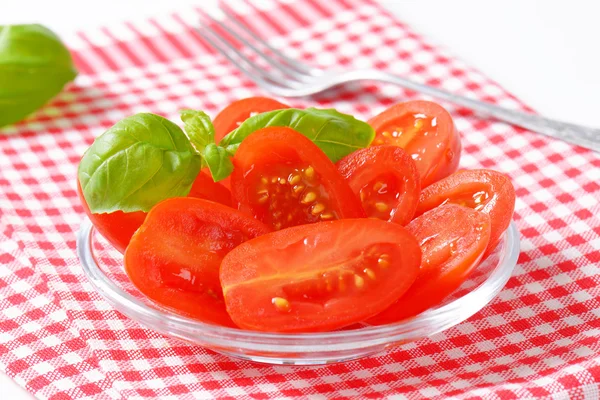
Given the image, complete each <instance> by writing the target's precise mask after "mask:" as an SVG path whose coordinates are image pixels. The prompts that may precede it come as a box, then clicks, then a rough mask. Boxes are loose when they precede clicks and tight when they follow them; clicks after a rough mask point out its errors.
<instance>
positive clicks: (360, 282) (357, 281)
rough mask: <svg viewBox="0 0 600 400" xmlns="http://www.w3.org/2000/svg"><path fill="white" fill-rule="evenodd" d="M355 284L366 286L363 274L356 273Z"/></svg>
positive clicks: (359, 286) (360, 286)
mask: <svg viewBox="0 0 600 400" xmlns="http://www.w3.org/2000/svg"><path fill="white" fill-rule="evenodd" d="M354 285H355V286H356V287H357V288H359V289H360V288H362V287H363V286H365V280H364V279H363V278H362V276H358V275H354Z"/></svg>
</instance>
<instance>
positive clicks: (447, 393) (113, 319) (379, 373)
mask: <svg viewBox="0 0 600 400" xmlns="http://www.w3.org/2000/svg"><path fill="white" fill-rule="evenodd" d="M234 8H235V9H236V12H238V13H239V14H240V19H241V20H242V21H243V22H245V23H246V24H248V25H249V26H250V27H252V28H253V29H254V30H256V31H257V32H258V33H259V34H260V35H262V36H263V37H269V38H271V43H272V44H273V45H274V46H277V47H279V48H282V49H285V50H286V52H287V53H288V54H289V55H290V56H291V57H297V58H301V59H304V60H306V61H307V62H310V63H313V64H315V65H321V66H324V67H327V66H337V67H340V66H341V67H348V68H350V67H375V68H380V69H383V70H387V71H392V72H394V73H397V74H400V75H403V76H406V77H408V78H411V79H414V80H416V81H420V82H424V83H427V84H430V85H433V86H438V87H441V88H444V89H447V90H450V91H452V92H456V93H459V94H463V95H468V96H472V97H474V98H478V99H481V100H486V101H489V102H493V103H497V104H501V105H503V106H507V107H512V108H518V109H519V108H520V109H526V108H525V106H524V105H523V104H522V103H520V102H519V101H518V100H517V99H515V98H514V97H512V96H511V95H510V94H508V93H507V92H506V91H504V90H503V89H502V88H500V87H498V86H497V85H496V84H495V83H494V82H492V81H490V80H489V79H487V78H485V77H484V76H482V75H481V74H479V73H478V72H477V71H474V70H473V69H471V68H469V67H468V66H466V65H464V64H463V63H461V62H460V61H458V60H456V59H454V58H453V57H452V56H451V55H449V54H447V53H446V52H444V51H443V50H440V49H438V48H436V47H434V46H433V45H431V44H430V43H428V42H427V41H425V40H424V39H423V38H421V37H419V36H418V35H416V34H415V33H414V32H412V31H411V30H410V28H409V27H407V26H405V25H404V24H402V23H401V22H399V21H398V20H397V19H396V18H395V17H392V16H391V15H390V14H388V13H387V12H386V11H385V10H383V9H382V8H381V7H380V6H379V5H377V4H376V3H373V2H371V1H367V0H328V1H326V2H322V1H319V0H304V1H297V2H294V1H292V2H290V1H284V0H281V1H263V2H261V4H260V7H259V6H256V7H254V6H250V5H247V4H243V3H240V4H237V5H236V6H235V7H234ZM198 19H199V10H195V9H189V10H182V11H181V12H180V13H177V14H173V15H163V16H160V17H158V18H155V19H151V20H144V21H132V22H129V23H123V24H118V25H113V26H107V27H104V28H102V29H97V30H90V31H86V32H82V33H78V34H77V35H74V36H72V37H69V38H66V40H67V42H68V44H69V45H70V46H71V48H72V49H73V52H74V57H75V60H76V63H77V65H78V68H79V71H80V75H79V77H78V78H77V80H76V82H75V84H73V85H71V86H70V87H68V88H67V89H66V90H65V91H64V92H63V93H62V94H60V95H59V96H58V98H57V99H55V100H54V101H53V102H52V103H51V104H50V105H48V106H46V107H45V108H44V109H43V110H41V111H39V112H38V113H37V114H36V115H34V116H33V117H32V118H29V119H28V120H27V121H26V122H23V123H20V124H18V125H16V126H13V127H9V128H5V129H4V132H3V133H4V134H5V135H3V136H1V137H0V233H1V236H0V246H1V247H0V368H2V369H3V370H4V371H5V372H6V373H7V374H8V375H10V376H11V377H13V378H14V379H15V380H16V381H17V382H18V383H19V384H21V385H23V386H24V387H25V388H26V389H27V390H28V391H30V392H31V393H33V394H35V395H36V396H37V397H39V398H43V399H47V398H48V399H67V398H83V397H89V398H113V399H118V398H162V399H179V398H197V399H207V398H221V399H222V398H256V399H265V398H313V399H320V398H331V397H335V398H382V397H396V398H411V399H415V398H428V399H445V398H455V399H467V398H468V399H471V398H485V399H514V398H554V399H563V398H564V399H566V398H572V399H597V398H599V397H600V364H599V363H600V344H599V337H600V303H599V298H600V217H599V216H598V214H599V213H600V205H599V203H600V184H599V182H600V155H598V154H596V153H593V152H591V151H588V150H585V149H582V148H579V147H574V146H571V145H569V144H566V143H562V142H559V141H556V140H552V139H549V138H546V137H544V136H540V135H538V134H534V133H531V132H527V131H524V130H521V129H518V128H515V127H513V126H509V125H506V124H502V123H497V122H493V121H491V120H489V119H485V118H482V117H480V116H477V115H473V114H472V113H471V112H469V111H468V110H464V109H460V108H455V107H454V106H452V105H450V104H448V105H446V106H447V107H448V109H449V110H450V111H451V113H452V114H453V115H454V116H455V121H456V125H457V127H458V128H459V130H460V131H461V132H462V139H463V145H464V153H463V157H462V160H461V163H462V167H465V168H478V167H483V168H492V169H496V170H499V171H502V172H505V173H507V174H508V175H510V176H511V177H512V179H513V182H514V184H515V186H516V189H517V196H518V197H517V204H516V210H515V217H514V218H515V221H516V223H517V225H518V227H519V230H520V231H521V234H522V241H521V256H520V258H519V263H518V265H517V267H516V270H515V272H514V276H513V278H512V279H511V280H510V281H509V282H508V285H507V286H506V288H505V289H504V290H503V291H502V292H501V293H500V295H499V296H498V297H497V298H496V299H495V300H494V301H493V302H492V303H491V304H490V305H489V306H487V307H485V308H484V309H483V310H482V311H481V312H479V313H478V314H476V315H475V316H473V317H472V318H470V319H469V320H468V321H466V322H463V323H462V324H460V325H458V326H456V327H454V328H452V329H450V330H448V331H445V332H443V333H439V334H437V335H435V336H434V337H432V338H431V339H427V340H422V341H419V342H417V343H410V344H405V345H403V346H400V347H399V348H396V349H394V350H393V351H391V352H389V353H387V354H381V355H378V356H375V357H370V358H366V359H362V360H359V361H354V362H349V363H345V364H340V365H328V366H321V367H290V366H279V367H278V366H265V365H259V364H253V363H249V362H244V361H237V360H234V359H230V358H227V357H225V356H221V355H219V354H216V353H214V352H212V351H210V350H206V349H203V348H200V347H197V346H191V345H188V344H185V343H182V342H179V341H176V340H173V339H170V338H166V337H163V336H161V335H159V334H157V333H155V332H153V331H150V330H147V329H144V328H143V327H142V326H140V325H138V324H137V323H136V322H134V321H132V320H129V319H127V318H126V317H124V316H123V315H121V314H119V313H118V312H116V311H115V310H113V309H112V308H111V306H110V305H109V304H108V303H107V302H106V301H104V300H103V299H102V298H101V297H100V296H99V295H98V294H96V293H95V292H94V291H93V290H92V288H91V286H90V285H89V284H88V283H87V281H86V278H85V277H84V276H83V274H82V271H81V268H80V264H79V261H78V259H77V257H76V255H75V231H77V229H78V228H79V224H80V222H81V220H82V218H83V209H82V207H81V206H80V204H79V200H78V198H77V194H76V187H75V179H76V178H75V176H76V166H77V163H78V161H79V158H80V156H81V154H82V153H83V152H84V150H85V149H86V148H87V147H88V146H89V145H90V144H91V143H92V141H93V139H94V138H95V137H96V136H98V135H99V134H100V133H102V132H103V131H104V130H105V129H106V128H108V127H109V126H111V125H112V124H114V123H115V122H116V121H117V120H119V119H121V118H123V117H125V116H128V115H131V114H133V113H136V112H140V111H150V112H155V113H159V114H162V115H164V116H166V117H168V118H171V119H172V120H174V121H177V120H178V110H179V109H181V108H196V109H202V110H205V111H207V112H209V113H211V114H212V115H213V116H214V115H215V114H216V113H217V112H218V110H220V109H221V108H222V107H224V106H225V105H227V104H228V103H229V102H231V101H232V100H235V99H238V98H242V97H246V96H251V95H258V94H263V95H268V94H267V93H263V92H261V90H260V89H258V88H257V87H256V86H255V85H254V84H253V83H252V82H251V81H249V80H248V79H246V78H245V77H244V76H242V75H241V74H240V73H239V72H238V71H237V70H236V69H235V68H234V67H233V66H232V65H230V64H229V63H228V62H227V61H226V60H225V59H224V58H222V57H221V56H220V55H218V54H217V53H215V52H214V51H213V50H212V49H210V48H209V47H208V46H207V45H206V44H205V43H204V42H203V41H202V40H201V39H200V38H199V37H198V35H197V34H196V33H195V31H194V27H195V26H197V21H198ZM418 97H419V95H418V94H417V93H414V92H410V91H406V90H404V89H401V88H398V87H395V86H390V85H373V84H352V85H348V86H344V87H341V88H338V89H336V90H332V91H329V92H327V93H325V94H321V95H318V96H316V97H314V98H311V99H305V100H290V99H280V100H282V101H285V102H287V103H289V104H292V105H295V106H299V107H303V106H309V105H318V106H320V107H335V108H337V109H338V110H340V111H342V112H346V113H350V114H354V115H357V116H360V117H362V118H365V119H366V118H368V117H370V116H372V115H375V114H376V113H378V112H380V111H381V110H383V109H384V108H386V107H387V106H389V105H391V104H393V103H396V102H398V101H401V100H406V99H411V98H418Z"/></svg>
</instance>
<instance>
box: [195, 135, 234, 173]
mask: <svg viewBox="0 0 600 400" xmlns="http://www.w3.org/2000/svg"><path fill="white" fill-rule="evenodd" d="M202 157H203V159H204V161H205V162H206V164H207V165H208V169H209V170H210V174H211V175H212V178H213V181H215V182H219V181H221V180H223V179H225V178H227V177H228V176H229V175H231V173H232V172H233V163H232V162H231V159H230V158H229V154H228V153H227V151H226V150H225V149H224V148H223V147H221V146H217V145H216V144H214V143H210V144H208V145H207V146H206V147H205V148H204V152H203V154H202Z"/></svg>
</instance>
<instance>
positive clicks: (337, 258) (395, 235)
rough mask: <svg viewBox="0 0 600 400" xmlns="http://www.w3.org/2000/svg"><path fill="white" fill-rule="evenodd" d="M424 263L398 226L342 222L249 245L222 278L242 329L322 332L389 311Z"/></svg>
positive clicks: (234, 254) (230, 259)
mask: <svg viewBox="0 0 600 400" xmlns="http://www.w3.org/2000/svg"><path fill="white" fill-rule="evenodd" d="M420 262H421V250H420V248H419V244H418V243H417V241H416V239H415V238H414V237H413V235H411V234H410V233H409V232H408V231H407V230H406V229H405V228H403V227H401V226H400V225H397V224H391V223H389V222H384V221H380V220H377V219H367V218H362V219H344V220H339V221H328V222H319V223H315V224H310V225H303V226H296V227H293V228H289V229H285V230H282V231H279V232H274V233H271V234H268V235H264V236H261V237H259V238H257V239H253V240H250V241H248V242H246V243H243V244H241V245H240V246H238V247H237V248H235V249H234V250H233V251H231V252H230V253H229V254H228V255H227V256H225V258H224V259H223V263H222V264H221V271H220V277H221V285H222V287H223V294H224V296H225V303H226V306H227V312H228V313H229V315H230V316H231V318H232V319H233V321H234V322H235V323H236V324H237V325H238V326H240V327H241V328H244V329H251V330H258V331H270V332H317V331H327V330H332V329H337V328H342V327H344V326H348V325H351V324H353V323H356V322H359V321H362V320H364V319H365V318H368V317H370V316H373V315H375V314H377V313H379V312H381V311H383V310H384V309H385V308H386V307H388V306H389V305H390V304H392V303H393V302H394V301H395V300H397V299H398V298H399V297H400V296H401V295H402V294H403V293H404V292H406V290H407V289H408V288H409V287H410V285H411V284H412V283H413V281H414V280H415V279H416V277H417V274H418V272H419V265H420Z"/></svg>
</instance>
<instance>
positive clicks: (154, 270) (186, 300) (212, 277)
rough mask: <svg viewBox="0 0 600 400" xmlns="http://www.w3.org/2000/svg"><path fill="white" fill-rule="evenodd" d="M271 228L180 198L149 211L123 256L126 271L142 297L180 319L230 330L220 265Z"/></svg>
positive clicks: (227, 210)
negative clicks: (227, 327) (201, 322)
mask: <svg viewBox="0 0 600 400" xmlns="http://www.w3.org/2000/svg"><path fill="white" fill-rule="evenodd" d="M268 232H270V229H269V228H268V227H267V226H266V225H264V224H262V223H260V222H259V221H256V220H255V219H253V218H250V217H248V216H246V215H244V214H242V213H241V212H239V211H237V210H234V209H232V208H230V207H226V206H224V205H221V204H217V203H214V202H211V201H207V200H202V199H194V198H189V197H179V198H173V199H168V200H165V201H163V202H161V203H159V204H157V205H156V206H154V207H153V208H152V210H150V212H149V213H148V216H147V217H146V220H145V221H144V223H143V224H142V226H141V227H140V228H139V229H138V231H137V232H136V233H135V234H134V235H133V237H132V238H131V242H130V243H129V246H127V250H126V251H125V271H126V272H127V275H128V276H129V279H131V282H133V284H134V285H135V286H136V287H137V288H138V289H139V290H140V291H141V292H142V293H144V294H145V295H146V296H148V297H149V298H150V299H152V300H153V301H155V302H157V303H159V304H161V305H162V306H164V307H166V308H169V309H172V310H174V311H176V312H177V313H179V314H182V315H185V316H188V317H192V318H196V319H199V320H201V321H203V322H208V323H213V324H219V325H226V326H234V325H233V324H232V322H231V319H230V318H229V316H228V315H227V312H226V311H225V304H224V302H223V293H222V291H221V284H220V282H219V266H220V265H221V260H222V259H223V257H225V255H226V254H227V253H228V252H230V251H231V250H232V249H233V248H235V247H236V246H237V245H239V244H240V243H243V242H245V241H247V240H249V239H252V238H255V237H258V236H260V235H264V234H265V233H268Z"/></svg>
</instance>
